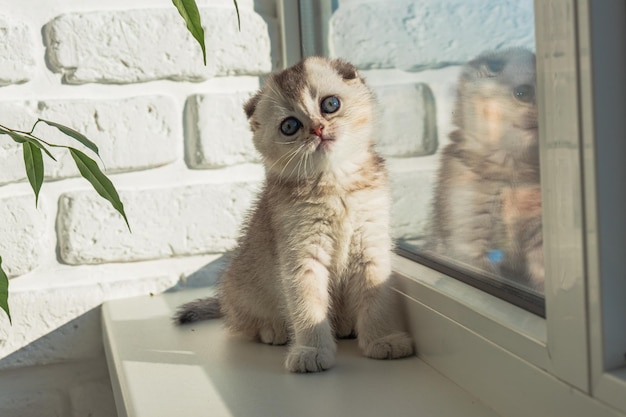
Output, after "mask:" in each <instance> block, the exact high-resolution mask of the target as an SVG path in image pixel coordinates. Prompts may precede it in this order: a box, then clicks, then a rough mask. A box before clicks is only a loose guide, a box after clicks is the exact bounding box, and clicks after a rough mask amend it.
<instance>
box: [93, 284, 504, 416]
mask: <svg viewBox="0 0 626 417" xmlns="http://www.w3.org/2000/svg"><path fill="white" fill-rule="evenodd" d="M207 295H208V294H207V289H206V288H205V289H196V290H189V291H182V292H176V293H169V294H163V295H158V296H154V297H150V296H145V297H138V298H132V299H125V300H115V301H110V302H107V303H105V305H104V307H103V333H104V339H105V342H104V343H105V350H106V353H107V359H108V362H109V369H110V373H111V379H112V383H113V390H114V393H115V397H116V403H117V407H118V413H119V416H120V417H124V416H132V417H143V416H146V417H159V416H167V417H171V416H185V417H193V416H208V415H210V416H215V417H219V416H237V417H245V416H254V417H257V416H272V417H278V416H286V417H287V416H289V417H294V416H298V417H306V416H360V417H367V416H376V417H380V416H386V415H388V416H404V415H406V416H428V417H436V416H441V417H449V416H464V417H473V416H476V417H478V416H480V417H492V416H493V417H495V416H497V414H496V413H494V412H493V411H492V410H491V409H490V408H488V407H487V406H485V405H484V404H483V403H481V402H480V401H479V400H477V399H476V398H474V397H472V396H471V395H470V394H468V393H467V392H466V391H464V390H463V389H461V388H460V387H459V386H458V385H456V384H454V383H453V382H451V381H450V380H449V379H447V378H445V377H444V376H442V375H441V374H440V373H438V372H437V371H436V370H434V369H433V368H431V367H430V366H429V365H427V364H426V363H425V362H423V361H422V360H421V359H419V358H417V357H412V358H408V359H402V360H396V361H379V360H372V359H367V358H365V357H363V356H362V355H361V353H360V352H359V350H358V348H357V346H356V342H355V341H354V340H341V341H339V342H338V346H339V351H338V357H337V365H336V367H335V368H333V369H331V370H329V371H326V372H323V373H319V374H306V375H298V374H290V373H288V372H286V371H285V369H284V366H283V358H284V355H285V351H286V348H285V347H276V346H267V345H263V344H260V343H252V342H248V341H246V340H242V339H240V338H238V337H235V336H232V335H230V334H229V333H228V332H227V331H225V329H224V328H223V327H222V322H221V320H215V321H209V322H202V323H198V324H194V325H188V326H183V327H177V326H174V325H173V324H172V322H171V318H170V317H171V316H172V314H173V312H174V311H175V309H176V307H177V306H178V305H180V304H181V303H183V302H186V301H189V300H191V299H194V298H198V297H203V296H207Z"/></svg>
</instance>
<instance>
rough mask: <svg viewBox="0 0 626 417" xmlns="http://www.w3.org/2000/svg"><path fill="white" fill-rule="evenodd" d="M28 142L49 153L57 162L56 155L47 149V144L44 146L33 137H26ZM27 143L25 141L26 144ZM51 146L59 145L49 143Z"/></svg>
mask: <svg viewBox="0 0 626 417" xmlns="http://www.w3.org/2000/svg"><path fill="white" fill-rule="evenodd" d="M26 142H27V143H30V144H31V145H33V146H35V147H36V148H38V149H39V150H42V151H44V152H45V153H46V155H48V156H49V157H50V158H52V160H53V161H55V162H56V160H57V159H56V158H55V157H54V156H52V154H51V153H50V151H49V150H47V149H46V147H45V146H43V145H42V144H41V143H39V141H38V140H37V139H33V138H29V137H27V138H26ZM25 144H26V143H24V145H25ZM48 145H49V146H57V145H52V144H48Z"/></svg>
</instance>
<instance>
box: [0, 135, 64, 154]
mask: <svg viewBox="0 0 626 417" xmlns="http://www.w3.org/2000/svg"><path fill="white" fill-rule="evenodd" d="M2 134H5V135H9V136H11V139H13V140H14V141H15V142H17V143H21V144H22V145H23V144H25V143H26V142H30V143H31V144H33V145H34V146H36V147H38V148H39V149H41V150H42V151H44V152H45V153H46V155H48V156H49V157H50V158H52V160H53V161H56V158H55V157H54V156H52V154H51V153H50V151H48V150H47V149H46V148H45V147H44V146H43V145H42V144H41V143H40V142H39V140H38V139H37V138H35V137H34V136H32V135H27V134H25V133H23V132H17V131H15V130H11V129H6V128H3V127H0V135H2ZM53 146H54V145H53Z"/></svg>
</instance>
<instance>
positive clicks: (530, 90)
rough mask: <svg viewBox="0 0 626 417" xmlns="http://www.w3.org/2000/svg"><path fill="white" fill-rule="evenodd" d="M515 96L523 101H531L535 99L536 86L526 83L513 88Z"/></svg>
mask: <svg viewBox="0 0 626 417" xmlns="http://www.w3.org/2000/svg"><path fill="white" fill-rule="evenodd" d="M513 96H514V97H515V98H516V99H518V100H519V101H521V102H522V103H530V102H532V101H533V100H534V99H535V87H533V86H532V85H528V84H524V85H518V86H517V87H515V88H514V89H513Z"/></svg>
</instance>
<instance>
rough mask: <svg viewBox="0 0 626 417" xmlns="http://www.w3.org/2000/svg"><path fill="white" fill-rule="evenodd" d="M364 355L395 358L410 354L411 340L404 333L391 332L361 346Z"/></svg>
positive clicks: (411, 350)
mask: <svg viewBox="0 0 626 417" xmlns="http://www.w3.org/2000/svg"><path fill="white" fill-rule="evenodd" d="M362 349H363V353H364V354H365V356H367V357H369V358H374V359H396V358H404V357H406V356H410V355H412V354H413V353H414V352H415V350H414V348H413V340H412V339H411V337H410V336H409V335H408V334H406V333H404V332H398V333H392V334H389V335H387V336H383V337H381V338H378V339H376V340H373V341H371V342H369V343H367V344H366V345H365V346H362Z"/></svg>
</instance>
